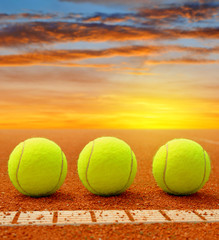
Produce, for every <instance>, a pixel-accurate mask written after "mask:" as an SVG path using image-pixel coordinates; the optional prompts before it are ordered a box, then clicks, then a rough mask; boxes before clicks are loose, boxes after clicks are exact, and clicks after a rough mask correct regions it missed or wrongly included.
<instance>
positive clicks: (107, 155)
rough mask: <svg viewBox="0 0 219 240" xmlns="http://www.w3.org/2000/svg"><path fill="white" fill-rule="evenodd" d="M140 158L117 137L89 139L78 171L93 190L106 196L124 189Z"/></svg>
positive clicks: (89, 188) (131, 179)
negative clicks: (137, 159) (137, 158)
mask: <svg viewBox="0 0 219 240" xmlns="http://www.w3.org/2000/svg"><path fill="white" fill-rule="evenodd" d="M136 171H137V161H136V157H135V154H134V153H133V151H132V150H131V148H130V146H129V145H128V144H127V143H125V142H124V141H122V140H120V139H118V138H115V137H101V138H97V139H95V140H94V141H91V142H89V143H88V144H87V145H86V146H85V147H84V149H83V150H82V152H81V153H80V156H79V159H78V174H79V177H80V179H81V181H82V183H83V185H84V186H85V187H86V188H87V189H88V190H89V191H90V192H92V193H94V194H97V195H103V196H110V195H117V194H120V193H122V192H124V191H125V190H126V189H127V188H128V187H129V186H130V185H131V184H132V182H133V180H134V178H135V175H136Z"/></svg>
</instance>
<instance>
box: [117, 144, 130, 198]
mask: <svg viewBox="0 0 219 240" xmlns="http://www.w3.org/2000/svg"><path fill="white" fill-rule="evenodd" d="M130 149H131V148H130ZM131 157H132V158H131V168H130V173H129V177H128V180H127V182H126V184H125V186H124V187H123V188H122V189H121V190H119V191H117V192H116V193H115V194H118V193H120V192H123V191H124V190H125V189H126V188H127V185H128V184H129V180H130V178H131V175H132V168H133V155H132V150H131Z"/></svg>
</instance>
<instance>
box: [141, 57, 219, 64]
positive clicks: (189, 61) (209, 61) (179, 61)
mask: <svg viewBox="0 0 219 240" xmlns="http://www.w3.org/2000/svg"><path fill="white" fill-rule="evenodd" d="M218 63H219V60H214V59H200V58H176V59H169V60H148V61H145V64H148V65H163V64H218Z"/></svg>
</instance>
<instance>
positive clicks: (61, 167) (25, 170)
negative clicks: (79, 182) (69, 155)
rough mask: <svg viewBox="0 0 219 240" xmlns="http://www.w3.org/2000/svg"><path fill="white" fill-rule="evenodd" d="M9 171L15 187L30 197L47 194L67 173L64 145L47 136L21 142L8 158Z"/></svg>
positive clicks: (54, 189) (54, 188) (58, 185)
mask: <svg viewBox="0 0 219 240" xmlns="http://www.w3.org/2000/svg"><path fill="white" fill-rule="evenodd" d="M8 174H9V177H10V180H11V182H12V183H13V185H14V186H15V188H16V189H17V190H18V191H19V192H21V193H23V194H25V195H28V196H32V197H41V196H48V195H50V194H52V193H54V192H55V191H56V190H58V189H59V188H60V187H61V185H62V184H63V182H64V180H65V177H66V174H67V161H66V157H65V154H64V153H63V152H62V150H61V148H60V147H59V146H58V145H57V144H56V143H54V142H53V141H50V140H48V139H46V138H30V139H27V140H25V141H24V142H21V143H19V144H18V145H17V146H16V147H15V149H14V150H13V151H12V153H11V155H10V158H9V161H8Z"/></svg>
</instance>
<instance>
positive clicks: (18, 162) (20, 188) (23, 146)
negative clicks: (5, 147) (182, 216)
mask: <svg viewBox="0 0 219 240" xmlns="http://www.w3.org/2000/svg"><path fill="white" fill-rule="evenodd" d="M24 145H25V141H24V143H23V148H22V152H21V156H20V158H19V162H18V166H17V170H16V181H17V184H18V186H19V187H20V189H21V190H22V191H23V192H25V193H26V194H28V195H30V193H28V192H26V191H25V190H24V189H23V188H22V187H21V185H20V183H19V180H18V171H19V167H20V163H21V158H22V156H23V153H24Z"/></svg>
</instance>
